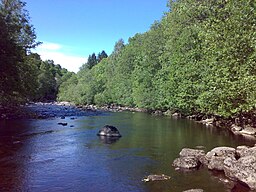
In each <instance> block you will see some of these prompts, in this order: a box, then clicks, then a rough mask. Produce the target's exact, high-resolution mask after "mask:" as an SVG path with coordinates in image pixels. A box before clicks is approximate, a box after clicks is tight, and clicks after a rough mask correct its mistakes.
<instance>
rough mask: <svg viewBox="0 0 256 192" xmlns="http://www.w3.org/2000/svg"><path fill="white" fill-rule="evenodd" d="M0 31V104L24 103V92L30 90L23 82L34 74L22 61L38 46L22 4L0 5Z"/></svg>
mask: <svg viewBox="0 0 256 192" xmlns="http://www.w3.org/2000/svg"><path fill="white" fill-rule="evenodd" d="M0 29H1V34H0V98H1V99H0V103H1V104H3V105H6V104H10V103H17V102H21V101H24V100H25V99H26V98H27V92H28V91H29V90H28V88H30V89H31V88H32V87H33V86H32V85H31V84H30V83H31V82H30V81H26V79H30V78H32V76H33V75H34V74H33V72H32V71H33V70H31V66H30V63H29V62H28V63H26V62H25V60H26V57H27V53H28V52H29V51H30V49H31V48H34V47H35V46H36V45H38V43H37V42H36V41H35V39H36V35H35V32H34V28H33V26H32V25H31V24H30V23H29V16H28V12H27V11H26V10H25V3H24V2H22V1H20V0H1V1H0ZM27 71H30V72H32V73H27ZM24 74H26V76H24ZM29 84H30V85H29Z"/></svg>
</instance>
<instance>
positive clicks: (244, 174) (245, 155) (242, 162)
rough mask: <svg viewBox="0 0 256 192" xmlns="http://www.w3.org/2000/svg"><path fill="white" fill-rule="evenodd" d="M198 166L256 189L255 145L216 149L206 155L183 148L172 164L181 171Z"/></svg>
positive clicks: (199, 151)
mask: <svg viewBox="0 0 256 192" xmlns="http://www.w3.org/2000/svg"><path fill="white" fill-rule="evenodd" d="M200 165H204V166H206V167H207V168H208V169H209V170H217V171H223V172H224V173H225V175H226V176H227V177H229V178H230V179H232V180H234V181H239V182H241V183H244V184H246V185H247V186H248V187H250V188H251V189H253V190H255V189H256V145H255V146H254V147H247V146H238V147H237V148H232V147H216V148H214V149H212V150H211V151H209V152H208V153H206V154H205V152H204V150H198V149H188V148H185V149H182V151H181V152H180V157H179V158H177V159H175V160H174V162H173V166H174V167H176V168H182V169H193V168H198V167H199V166H200Z"/></svg>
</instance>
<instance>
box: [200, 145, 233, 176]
mask: <svg viewBox="0 0 256 192" xmlns="http://www.w3.org/2000/svg"><path fill="white" fill-rule="evenodd" d="M235 153H236V150H235V149H234V148H232V147H216V148H214V149H212V150H211V151H210V152H208V153H207V154H206V156H205V159H206V161H205V163H206V165H207V167H208V169H210V170H217V171H223V169H224V160H225V159H226V158H228V157H231V158H233V159H235Z"/></svg>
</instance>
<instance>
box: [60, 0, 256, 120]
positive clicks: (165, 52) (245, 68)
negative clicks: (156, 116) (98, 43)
mask: <svg viewBox="0 0 256 192" xmlns="http://www.w3.org/2000/svg"><path fill="white" fill-rule="evenodd" d="M168 7H169V11H168V12H167V13H166V14H165V15H164V16H163V18H162V20H161V21H159V22H155V23H154V24H153V25H152V26H151V28H150V30H149V31H147V32H146V33H143V34H136V35H135V36H134V37H132V38H130V39H129V42H128V43H127V44H124V42H123V40H119V41H118V42H117V43H116V45H115V47H114V51H113V53H112V54H111V55H110V56H109V57H108V58H104V59H102V60H101V61H100V62H99V63H97V65H94V66H93V67H86V66H83V67H82V68H81V70H80V71H79V72H78V74H73V75H72V76H70V78H69V79H68V80H67V81H66V82H64V83H63V84H61V86H60V90H59V94H58V99H59V100H66V101H73V102H75V103H77V104H97V105H104V104H117V105H124V106H132V107H135V106H136V107H140V108H146V109H162V110H167V109H171V110H174V111H180V112H182V113H186V114H191V113H197V112H200V113H205V114H216V115H221V116H224V117H229V116H232V115H235V114H238V113H242V112H247V111H251V110H255V103H256V62H255V61H256V51H255V49H256V10H255V7H256V2H255V0H240V1H235V0H231V1H226V0H209V1H198V0H177V1H173V2H172V1H170V2H169V3H168Z"/></svg>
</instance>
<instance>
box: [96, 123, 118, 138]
mask: <svg viewBox="0 0 256 192" xmlns="http://www.w3.org/2000/svg"><path fill="white" fill-rule="evenodd" d="M97 135H98V136H107V137H121V134H120V133H119V131H118V129H117V128H116V127H114V126H111V125H105V126H104V127H102V128H101V129H100V131H99V132H98V134H97Z"/></svg>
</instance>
